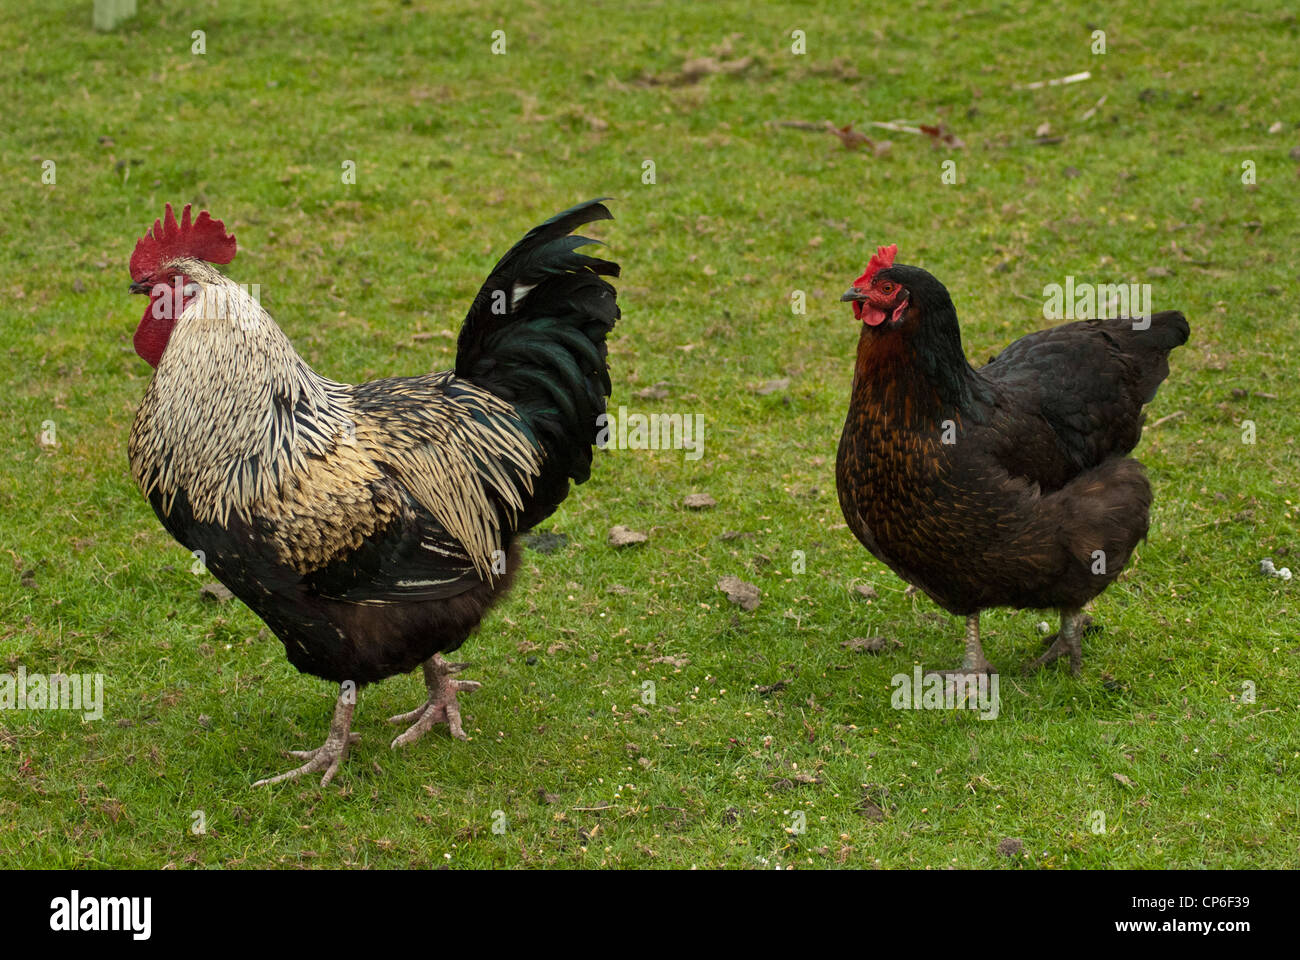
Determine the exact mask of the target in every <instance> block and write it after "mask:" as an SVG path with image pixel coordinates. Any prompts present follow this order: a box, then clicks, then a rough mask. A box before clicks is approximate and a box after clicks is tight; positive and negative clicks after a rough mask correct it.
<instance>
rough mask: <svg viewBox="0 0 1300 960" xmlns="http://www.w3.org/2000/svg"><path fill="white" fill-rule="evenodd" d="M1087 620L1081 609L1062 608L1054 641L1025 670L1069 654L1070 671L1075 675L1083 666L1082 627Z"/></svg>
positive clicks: (1042, 665) (1035, 668)
mask: <svg viewBox="0 0 1300 960" xmlns="http://www.w3.org/2000/svg"><path fill="white" fill-rule="evenodd" d="M1087 620H1088V615H1087V614H1085V613H1084V612H1083V611H1082V610H1062V611H1061V629H1060V630H1058V631H1057V633H1056V641H1055V642H1054V643H1053V644H1052V645H1051V646H1050V647H1049V648H1048V649H1047V652H1046V653H1045V654H1043V655H1042V656H1041V657H1039V658H1038V659H1037V660H1035V661H1034V662H1033V663H1031V664H1030V665H1029V666H1027V667H1026V668H1025V672H1026V673H1030V672H1032V671H1034V670H1037V669H1039V668H1040V667H1045V666H1047V664H1049V663H1051V662H1052V661H1053V660H1056V659H1058V658H1060V657H1062V656H1065V655H1066V654H1069V656H1070V673H1072V674H1073V675H1074V676H1076V677H1077V676H1078V675H1079V671H1080V670H1081V669H1082V668H1083V628H1084V626H1085V625H1086V623H1085V622H1086V621H1087Z"/></svg>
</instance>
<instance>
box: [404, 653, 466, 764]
mask: <svg viewBox="0 0 1300 960" xmlns="http://www.w3.org/2000/svg"><path fill="white" fill-rule="evenodd" d="M465 667H466V664H463V663H448V662H447V661H446V660H444V659H442V657H441V656H440V655H439V654H436V653H435V654H434V655H433V656H432V657H430V658H429V659H428V660H426V661H425V662H424V685H425V686H426V687H427V688H428V690H429V699H428V700H427V701H425V702H424V703H422V704H421V705H420V706H418V707H416V708H415V709H414V710H412V711H411V712H410V713H399V714H398V715H397V716H395V717H389V718H388V722H389V723H410V724H411V725H410V727H408V728H407V730H406V732H405V733H403V734H401V735H399V736H398V737H396V738H394V740H393V743H392V747H393V749H396V748H398V747H404V746H406V745H407V744H408V743H414V742H415V741H416V740H419V739H420V738H421V737H422V736H424V735H425V734H426V733H428V732H429V731H430V730H431V729H432V728H433V725H434V724H435V723H445V724H447V729H448V730H450V731H451V735H452V736H453V737H455V738H456V739H457V740H468V739H469V737H467V736H466V735H465V729H464V728H463V727H462V726H461V723H460V703H459V702H458V701H457V699H456V694H457V693H459V692H462V691H463V692H465V693H469V692H470V691H472V690H477V689H478V688H479V687H481V686H483V684H481V683H479V682H478V681H477V680H457V679H455V677H454V676H453V674H456V673H458V672H460V671H461V670H464V669H465Z"/></svg>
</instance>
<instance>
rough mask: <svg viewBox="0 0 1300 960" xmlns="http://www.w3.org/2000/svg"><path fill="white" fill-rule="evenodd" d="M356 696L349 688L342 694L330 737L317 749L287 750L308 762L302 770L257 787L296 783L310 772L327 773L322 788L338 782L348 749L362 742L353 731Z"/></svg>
mask: <svg viewBox="0 0 1300 960" xmlns="http://www.w3.org/2000/svg"><path fill="white" fill-rule="evenodd" d="M355 698H356V694H355V693H354V692H353V691H352V690H351V689H349V690H348V691H347V692H346V693H340V694H339V700H338V703H337V704H336V705H335V707H334V720H333V722H332V723H331V724H330V732H329V736H328V737H326V738H325V742H324V743H323V744H321V745H320V746H319V747H317V748H316V749H315V750H286V751H285V756H289V757H297V758H298V759H299V760H306V761H307V762H306V763H304V764H303V765H302V766H301V767H298V769H296V770H290V771H289V772H288V773H282V774H280V775H279V776H278V777H267V778H266V779H265V780H258V781H257V782H256V783H255V784H253V786H255V787H262V786H267V785H269V784H272V783H279V782H280V781H282V780H293V779H295V778H297V777H301V776H303V775H304V774H308V773H319V772H320V771H321V770H324V771H325V776H323V777H321V781H320V785H321V787H322V788H324V787H327V786H329V782H330V781H331V780H333V779H334V775H335V774H336V773H338V772H339V766H340V765H341V764H342V763H343V760H344V759H345V758H346V757H347V755H348V747H350V746H352V744H354V743H356V742H357V741H358V740H360V739H361V734H359V733H353V732H352V729H351V728H352V709H353V707H354V706H355V705H356V700H355Z"/></svg>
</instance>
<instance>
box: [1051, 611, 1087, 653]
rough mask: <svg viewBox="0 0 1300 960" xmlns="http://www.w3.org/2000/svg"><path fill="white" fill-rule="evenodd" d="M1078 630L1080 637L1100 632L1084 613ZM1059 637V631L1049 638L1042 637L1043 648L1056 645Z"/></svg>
mask: <svg viewBox="0 0 1300 960" xmlns="http://www.w3.org/2000/svg"><path fill="white" fill-rule="evenodd" d="M1079 629H1080V631H1081V635H1087V634H1090V633H1099V632H1100V631H1101V627H1100V626H1098V625H1096V624H1095V623H1094V622H1093V619H1092V617H1091V616H1089V615H1088V614H1086V613H1085V614H1084V615H1083V617H1082V618H1081V619H1080V621H1079ZM1060 636H1061V631H1059V630H1058V631H1056V633H1054V634H1052V635H1051V636H1050V637H1043V646H1045V647H1050V646H1051V645H1052V644H1054V643H1056V641H1057V640H1058V639H1060Z"/></svg>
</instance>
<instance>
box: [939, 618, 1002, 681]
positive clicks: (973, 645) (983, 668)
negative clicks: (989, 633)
mask: <svg viewBox="0 0 1300 960" xmlns="http://www.w3.org/2000/svg"><path fill="white" fill-rule="evenodd" d="M930 673H931V674H938V675H939V676H944V677H955V676H964V675H966V674H971V673H997V671H996V670H995V669H994V668H993V664H991V663H989V662H988V661H987V660H986V659H984V647H983V646H982V645H981V644H980V615H979V614H978V613H972V614H971V615H970V616H968V617H967V618H966V654H965V656H963V657H962V660H961V666H960V667H955V668H953V669H951V670H931V671H930Z"/></svg>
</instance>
